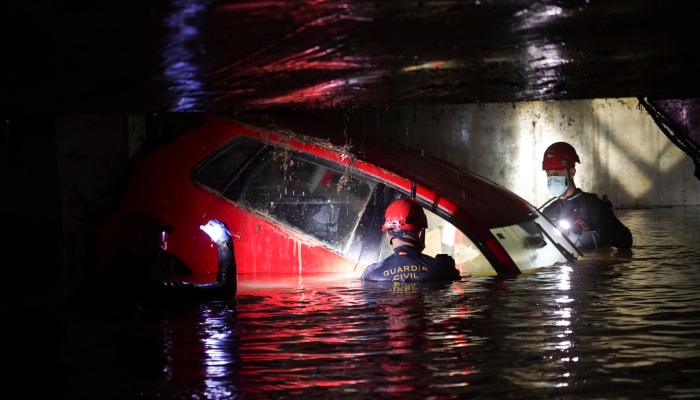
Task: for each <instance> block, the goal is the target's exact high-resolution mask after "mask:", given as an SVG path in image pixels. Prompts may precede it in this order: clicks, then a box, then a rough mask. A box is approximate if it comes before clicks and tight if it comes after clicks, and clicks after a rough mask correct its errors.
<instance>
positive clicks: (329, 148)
mask: <svg viewBox="0 0 700 400" xmlns="http://www.w3.org/2000/svg"><path fill="white" fill-rule="evenodd" d="M412 195H415V198H416V200H417V201H418V202H419V203H420V204H421V205H422V206H423V207H424V209H425V212H426V214H427V216H428V230H427V232H426V248H425V251H424V252H425V253H426V254H429V255H433V256H434V255H436V254H438V253H445V254H449V255H451V256H452V257H453V258H454V259H455V261H456V264H457V268H458V269H459V270H460V271H461V273H462V274H519V273H521V272H526V271H531V270H534V269H537V268H540V267H545V266H550V265H553V264H555V263H559V262H567V261H572V260H575V259H576V258H578V257H579V256H581V253H580V252H579V251H578V249H577V248H576V247H575V246H574V245H573V244H572V243H571V242H569V241H568V239H566V238H565V237H564V236H563V235H562V234H561V233H560V231H559V230H558V229H557V228H555V227H554V226H553V225H552V224H551V223H550V222H549V221H548V220H547V219H546V218H545V217H543V216H542V214H540V212H539V211H538V210H537V209H536V208H535V207H533V206H532V205H530V204H528V203H527V202H526V201H525V200H523V199H521V198H520V197H518V196H517V195H515V194H514V193H512V192H510V191H508V190H506V189H504V188H502V187H500V186H499V185H497V184H495V183H493V182H491V181H489V180H487V179H484V178H482V177H480V176H477V175H475V174H474V173H471V172H469V171H467V170H465V169H463V168H460V167H457V166H455V165H452V164H450V163H448V162H445V161H443V160H440V159H438V158H435V157H432V156H429V155H427V154H423V153H422V152H421V151H416V150H413V149H410V148H408V147H404V146H401V145H397V144H395V143H386V142H380V141H375V140H373V139H370V138H358V136H356V135H355V132H353V131H352V130H351V129H348V128H346V127H336V126H334V125H333V124H330V123H327V122H325V121H323V120H321V119H319V118H316V117H311V116H308V115H301V114H295V113H291V112H289V113H282V112H280V113H268V114H266V115H265V116H257V117H242V116H241V117H233V118H224V117H210V118H208V120H207V122H206V123H204V124H203V125H201V126H200V127H198V128H196V129H194V130H192V131H190V132H188V133H186V134H184V135H182V136H180V137H178V138H177V139H174V140H172V141H171V142H169V143H167V144H166V145H164V146H162V147H161V148H159V149H158V150H156V151H155V152H153V153H151V154H150V155H149V156H148V157H146V158H145V159H144V161H143V162H142V163H141V164H140V165H139V166H138V168H137V169H136V171H135V173H134V174H133V176H132V178H131V179H130V181H129V183H128V187H127V189H126V192H125V194H124V197H123V200H122V202H121V204H120V208H119V213H120V214H122V215H126V214H129V213H133V212H150V213H153V214H155V215H156V216H158V217H159V218H160V219H161V220H162V221H164V222H165V223H166V224H168V225H170V226H172V227H173V230H172V232H170V233H169V234H168V235H169V236H168V244H167V250H168V252H169V253H171V254H172V255H173V256H174V259H175V260H177V264H178V265H179V266H180V269H185V270H186V271H187V274H186V275H187V276H186V277H185V278H184V279H188V280H192V281H196V282H207V281H212V280H214V277H215V275H216V270H217V262H218V260H217V251H216V248H215V247H214V245H213V244H212V241H211V240H210V239H209V237H207V235H206V234H205V233H204V232H202V231H201V230H200V229H199V227H200V225H203V224H206V223H207V221H209V220H219V221H222V222H224V223H225V224H226V225H227V226H228V228H229V230H230V231H231V234H232V236H233V237H234V239H233V244H234V256H235V260H236V265H237V268H238V281H239V283H245V282H246V281H265V279H266V277H272V276H285V275H287V276H289V275H294V276H297V275H299V276H301V275H304V274H317V273H332V274H337V275H338V276H342V277H348V276H350V277H359V276H360V275H361V273H362V271H363V270H364V268H365V267H366V266H368V265H369V264H372V263H374V262H377V261H379V260H381V259H383V258H385V257H387V256H388V255H389V254H391V251H392V250H391V246H390V245H389V243H388V240H387V238H386V236H385V235H384V234H383V233H382V231H381V226H382V222H383V216H384V211H385V209H386V207H387V206H388V205H389V203H391V202H392V201H393V200H395V199H397V198H401V197H408V196H412Z"/></svg>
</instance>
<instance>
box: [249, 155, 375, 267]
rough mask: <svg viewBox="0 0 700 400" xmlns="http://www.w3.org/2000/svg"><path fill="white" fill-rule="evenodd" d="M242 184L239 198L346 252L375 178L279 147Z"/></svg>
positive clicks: (268, 214) (261, 211)
mask: <svg viewBox="0 0 700 400" xmlns="http://www.w3.org/2000/svg"><path fill="white" fill-rule="evenodd" d="M245 175H246V176H245V178H242V179H245V182H239V183H237V184H236V186H239V187H240V188H241V189H240V193H239V194H238V196H237V199H236V201H238V202H239V203H240V204H242V205H244V206H246V207H249V208H251V209H254V210H256V211H257V212H259V213H260V214H262V215H264V216H266V217H268V218H271V219H274V220H275V221H277V222H279V223H280V224H282V225H285V226H288V227H291V228H293V229H295V230H298V231H301V232H304V233H306V234H308V235H310V236H313V237H314V238H316V239H318V240H320V241H321V242H323V243H324V244H326V245H327V246H329V247H331V248H333V249H334V250H336V251H338V252H340V253H341V254H345V253H346V252H347V247H348V244H349V242H350V239H351V237H352V232H353V231H354V230H355V227H356V225H357V222H358V220H359V218H360V215H361V214H362V212H363V210H364V209H365V206H366V204H367V201H368V199H369V197H370V195H371V193H372V190H373V188H374V186H375V185H376V182H374V181H371V180H369V179H364V178H361V177H358V176H356V175H354V174H351V173H349V171H347V169H346V168H344V167H342V166H337V165H333V164H331V163H330V162H328V161H326V160H322V159H320V158H315V157H313V156H308V155H302V154H300V153H296V152H292V151H288V150H286V149H275V150H274V151H273V152H272V153H271V154H270V155H269V156H268V157H266V158H265V159H263V160H261V162H260V164H259V165H258V166H257V168H255V170H254V171H252V172H251V173H249V174H248V173H246V174H245Z"/></svg>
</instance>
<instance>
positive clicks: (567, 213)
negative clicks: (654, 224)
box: [542, 142, 632, 250]
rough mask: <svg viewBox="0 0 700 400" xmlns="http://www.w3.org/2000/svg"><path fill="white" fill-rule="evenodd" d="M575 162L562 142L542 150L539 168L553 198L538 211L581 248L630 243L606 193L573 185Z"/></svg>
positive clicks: (575, 157) (627, 245)
mask: <svg viewBox="0 0 700 400" xmlns="http://www.w3.org/2000/svg"><path fill="white" fill-rule="evenodd" d="M576 163H581V160H580V159H579V156H578V154H577V153H576V150H575V149H574V147H573V146H571V145H570V144H568V143H566V142H557V143H554V144H552V145H550V146H549V147H548V148H547V150H545V152H544V158H543V160H542V170H544V171H546V173H547V188H548V189H549V191H550V193H551V194H552V195H553V196H554V198H553V199H552V200H550V202H551V203H550V204H548V205H547V207H546V208H544V210H543V211H542V213H543V214H544V215H545V216H546V217H547V218H549V219H550V220H551V221H552V222H553V223H554V224H555V225H557V226H558V227H559V229H560V230H561V231H562V232H563V233H564V234H566V235H568V237H569V239H570V240H571V241H572V242H573V243H574V244H575V245H576V246H577V247H578V248H579V249H581V250H592V249H597V248H601V247H606V246H613V247H617V248H623V249H628V248H630V247H632V233H631V232H630V230H629V229H628V228H627V227H626V226H625V225H624V224H622V222H620V220H619V219H618V218H617V217H616V216H615V213H614V212H613V210H612V203H611V202H610V200H608V199H607V196H603V199H600V198H599V197H598V195H596V194H595V193H587V192H584V191H582V190H581V189H579V188H577V187H576V184H575V183H574V176H575V175H576Z"/></svg>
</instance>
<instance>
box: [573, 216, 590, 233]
mask: <svg viewBox="0 0 700 400" xmlns="http://www.w3.org/2000/svg"><path fill="white" fill-rule="evenodd" d="M587 230H588V224H586V221H584V220H582V219H581V218H579V219H577V220H576V221H574V224H573V225H571V232H572V233H573V234H574V235H580V234H581V232H583V231H587Z"/></svg>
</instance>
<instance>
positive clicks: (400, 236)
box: [382, 199, 428, 251]
mask: <svg viewBox="0 0 700 400" xmlns="http://www.w3.org/2000/svg"><path fill="white" fill-rule="evenodd" d="M427 227H428V219H427V218H426V217H425V212H423V207H421V206H420V204H418V202H416V201H415V200H414V199H398V200H394V201H393V202H392V203H391V204H389V207H387V208H386V212H385V213H384V224H383V225H382V231H386V233H387V236H388V237H389V242H390V243H391V244H392V246H394V247H398V246H402V245H405V246H412V247H415V248H417V249H418V250H419V251H422V250H423V248H425V235H424V232H425V229H426V228H427Z"/></svg>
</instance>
